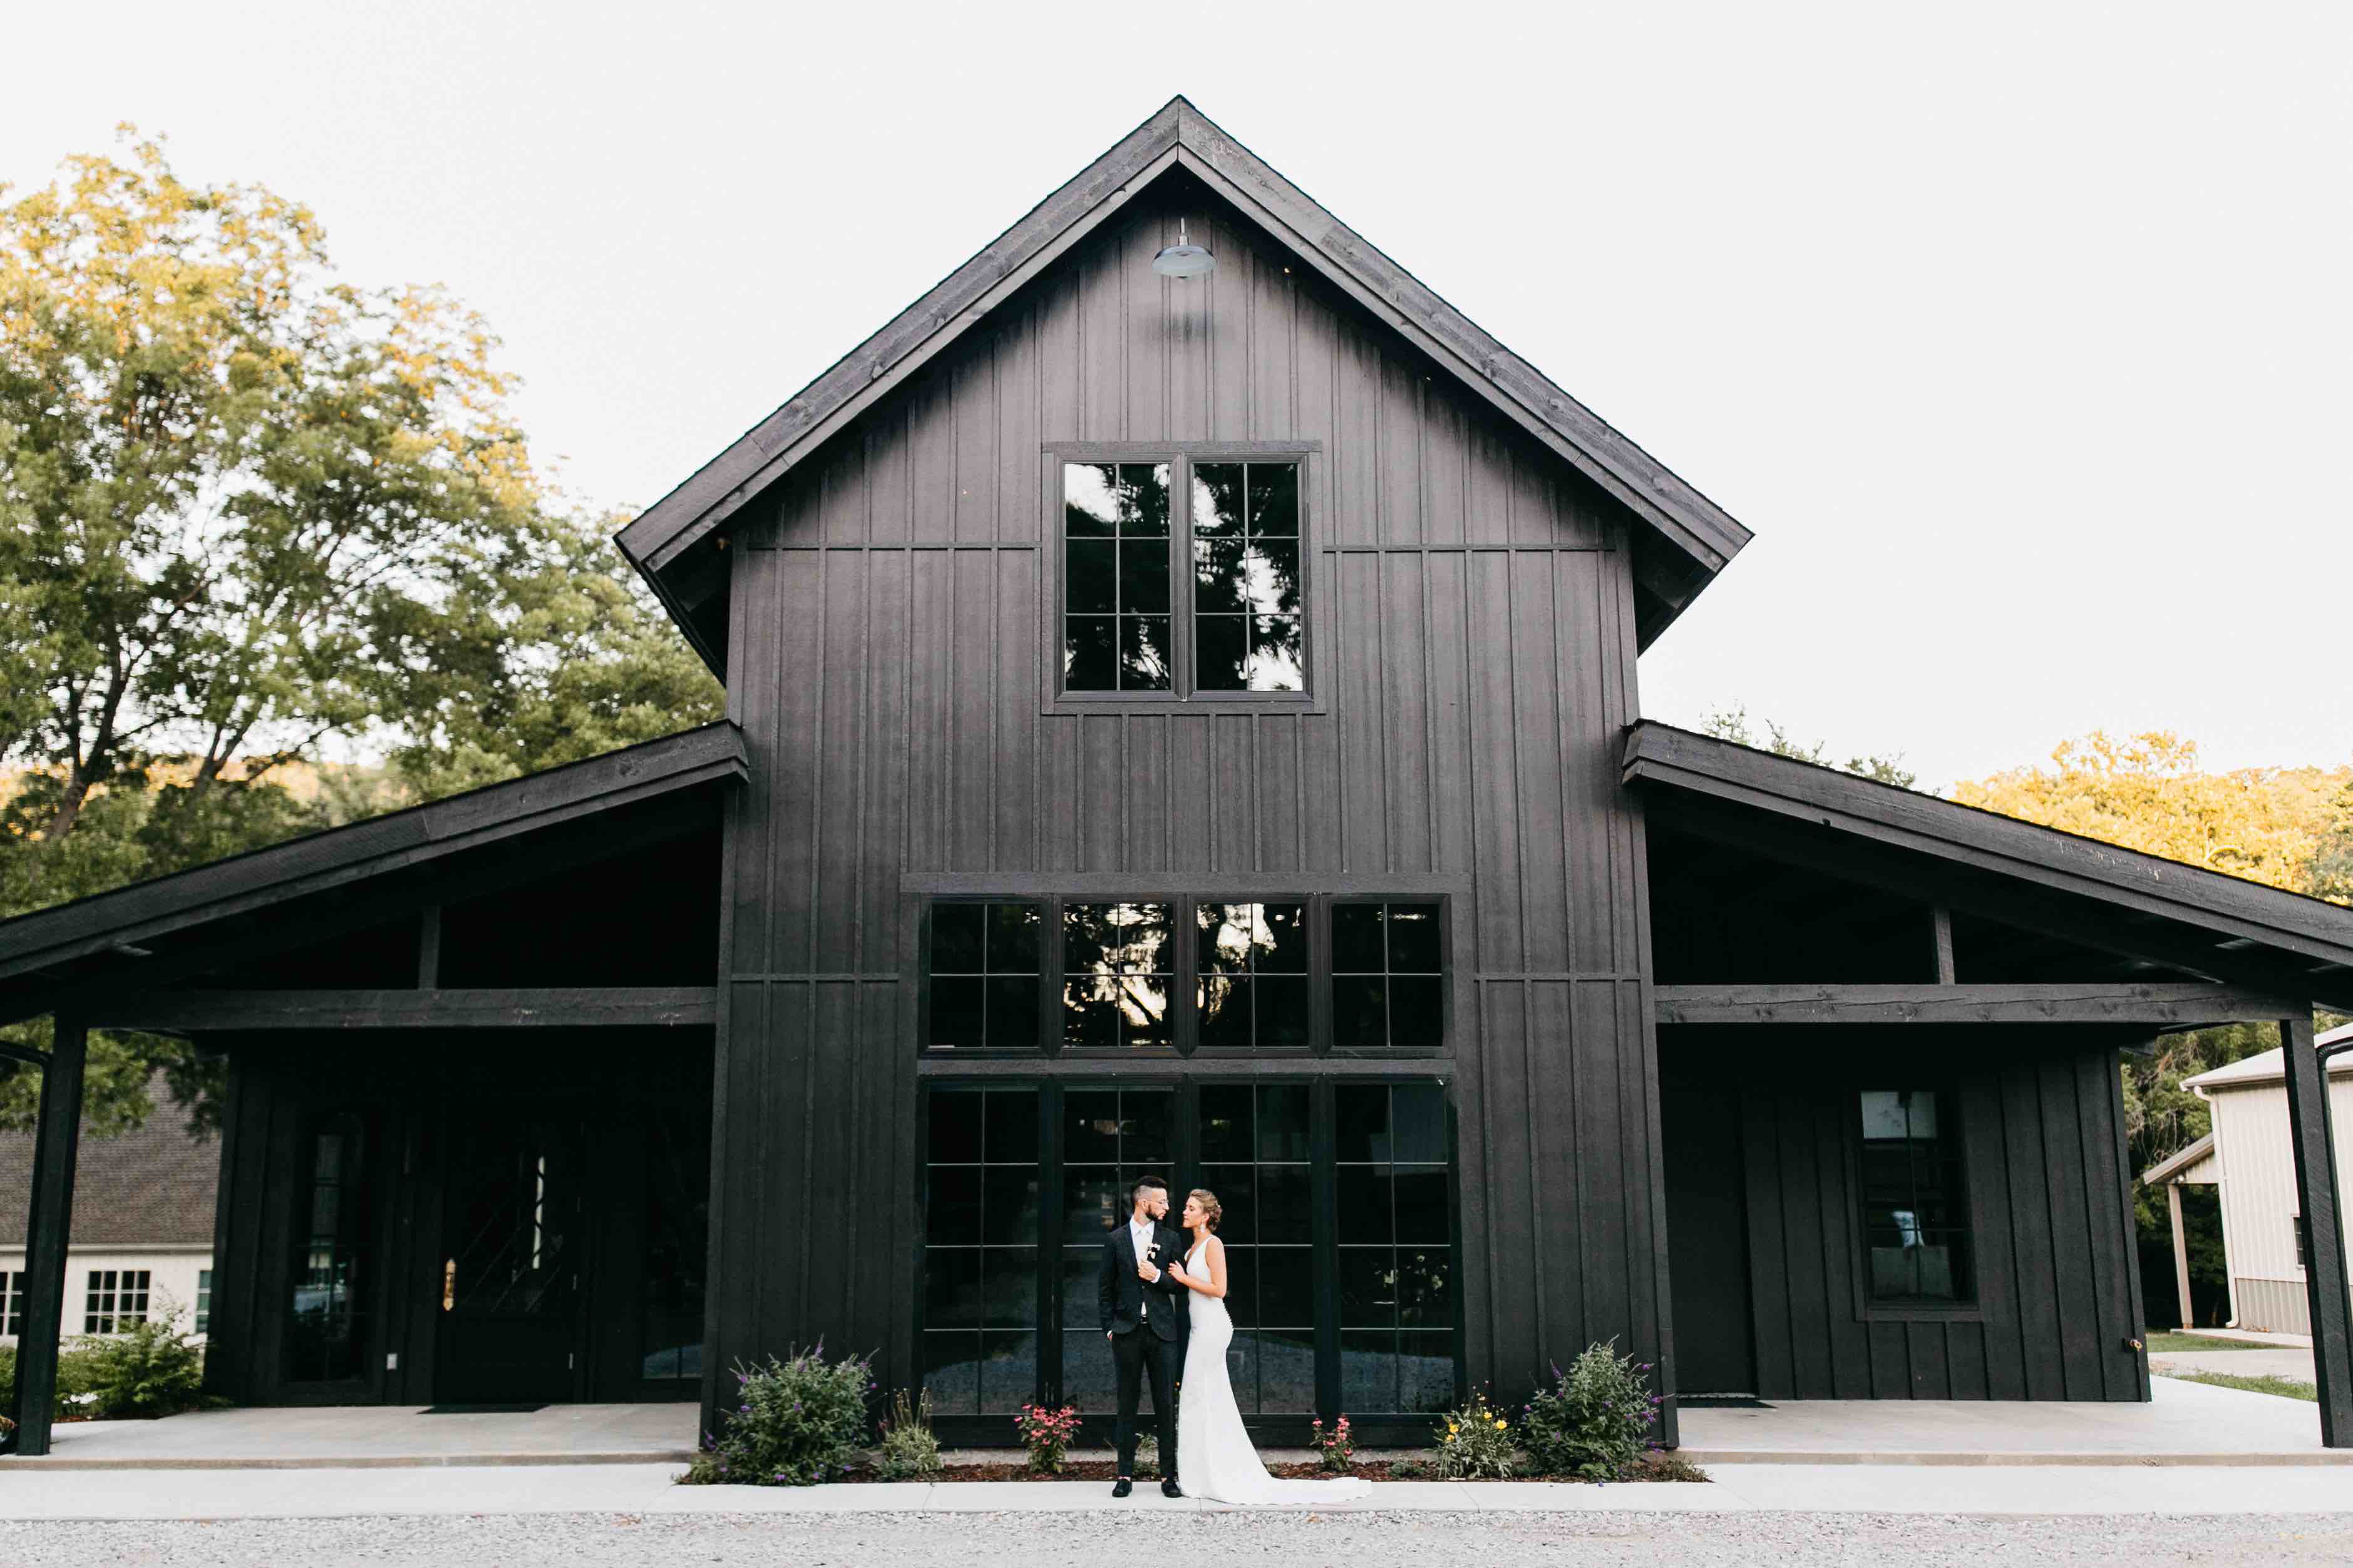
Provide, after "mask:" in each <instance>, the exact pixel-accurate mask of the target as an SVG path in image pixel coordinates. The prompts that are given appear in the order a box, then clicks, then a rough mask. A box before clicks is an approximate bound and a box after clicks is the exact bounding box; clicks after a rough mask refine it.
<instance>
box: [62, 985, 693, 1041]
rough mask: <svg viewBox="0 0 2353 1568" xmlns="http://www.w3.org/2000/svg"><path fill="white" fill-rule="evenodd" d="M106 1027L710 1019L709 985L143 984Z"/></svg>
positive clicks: (226, 1028)
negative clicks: (325, 987)
mask: <svg viewBox="0 0 2353 1568" xmlns="http://www.w3.org/2000/svg"><path fill="white" fill-rule="evenodd" d="M94 1016H95V1017H96V1019H97V1021H99V1022H100V1023H102V1024H103V1025H105V1026H108V1027H110V1028H118V1029H145V1030H149V1031H151V1032H153V1033H158V1034H171V1035H195V1034H215V1033H221V1034H226V1033H236V1032H241V1031H244V1030H249V1029H510V1028H529V1027H536V1028H584V1027H589V1028H593V1027H610V1026H644V1025H659V1026H679V1025H688V1024H712V1023H716V1022H717V1021H718V1018H719V993H718V990H717V988H716V987H714V986H710V985H611V986H560V987H545V988H540V989H529V990H468V991H149V992H142V993H137V994H132V995H130V996H126V997H123V998H122V999H121V1000H120V1001H116V1002H111V1003H108V1004H105V1005H101V1006H100V1007H99V1008H98V1009H97V1011H96V1013H95V1015H94Z"/></svg>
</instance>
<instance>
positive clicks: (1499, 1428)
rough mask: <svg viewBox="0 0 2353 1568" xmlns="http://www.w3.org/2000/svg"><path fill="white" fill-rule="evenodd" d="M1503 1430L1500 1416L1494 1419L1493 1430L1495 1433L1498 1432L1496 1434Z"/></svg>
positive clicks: (1502, 1419) (1502, 1421) (1502, 1420)
mask: <svg viewBox="0 0 2353 1568" xmlns="http://www.w3.org/2000/svg"><path fill="white" fill-rule="evenodd" d="M1503 1429H1504V1418H1503V1417H1502V1416H1500V1415H1498V1416H1497V1417H1495V1430H1496V1431H1498V1432H1500V1431H1502V1430H1503Z"/></svg>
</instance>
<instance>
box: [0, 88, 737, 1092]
mask: <svg viewBox="0 0 2353 1568" xmlns="http://www.w3.org/2000/svg"><path fill="white" fill-rule="evenodd" d="M126 136H127V138H128V139H129V142H130V144H129V146H128V149H127V152H126V153H124V155H122V156H121V157H120V158H117V157H108V156H99V155H91V156H84V157H77V158H73V159H69V160H68V162H67V163H66V164H65V166H64V169H63V170H62V172H61V174H60V176H59V177H58V180H57V181H56V182H54V183H53V184H50V185H49V186H47V187H45V188H42V189H39V190H33V191H29V192H26V193H25V194H22V195H13V196H11V195H10V194H9V193H7V192H5V189H0V765H5V767H6V768H8V769H9V770H10V773H9V775H8V784H7V786H6V788H5V800H0V836H5V837H0V914H16V913H20V912H23V911H25V910H30V909H36V908H40V907H44V906H47V905H50V904H55V903H58V902H61V901H64V900H69V899H74V898H79V897H82V896H85V895H87V894H90V893H93V892H98V891H101V890H103V889H108V888H112V887H118V886H121V884H123V883H124V882H128V881H132V880H136V879H140V878H143V877H150V876H155V875H160V874H162V873H164V872H168V871H171V870H174V869H178V868H182V867H185V866H189V865H195V864H200V863H202V862H204V861H207V860H211V859H215V858H219V857H221V856H223V855H227V854H232V853H235V852H237V851H239V850H243V849H247V848H251V847H256V846H258V845H260V844H266V843H269V842H272V841H275V840H277V839H280V838H283V837H288V836H290V835H291V834H295V833H300V832H305V831H311V830H315V829H318V828H321V827H325V826H333V825H335V824H336V823H337V822H339V821H343V820H349V819H350V818H351V817H353V816H361V815H366V814H367V813H369V812H371V811H374V810H378V809H383V808H384V807H385V806H388V805H400V804H409V803H411V802H413V801H416V800H418V799H422V798H427V797H429V796H431V795H438V794H443V793H447V792H448V791H450V790H453V789H458V788H463V787H468V786H470V785H473V784H485V783H491V782H494V781H496V780H498V779H501V778H507V777H512V776H513V775H515V774H518V773H525V772H528V771H531V770H533V769H535V768H540V767H545V766H549V765H553V764H554V763H562V762H568V761H572V760H575V758H578V757H581V756H586V755H589V754H593V753H595V752H600V751H606V750H609V749H611V748H613V747H616V746H620V745H626V744H629V743H632V742H637V741H642V740H647V739H651V738H653V737H656V736H659V735H662V734H667V733H670V732H672V731H676V730H679V729H682V728H685V727H687V726H689V725H691V724H695V723H700V722H702V721H706V720H708V719H710V718H712V717H715V716H716V714H717V713H718V711H719V705H720V701H719V690H718V687H717V684H716V682H715V681H713V680H712V679H711V677H710V675H709V674H708V672H707V671H705V670H704V669H703V668H702V666H701V665H700V664H699V663H698V662H697V661H696V660H695V658H694V657H693V655H692V654H691V651H690V650H689V649H688V648H687V647H686V646H685V644H684V643H683V641H682V640H681V639H680V638H679V637H676V636H675V634H674V633H673V632H672V631H671V629H670V626H668V624H667V623H666V622H665V621H664V620H663V619H662V618H661V616H659V612H658V611H656V610H655V609H653V607H652V606H651V605H650V603H649V600H648V599H647V598H646V597H645V596H644V595H643V593H642V591H641V590H640V589H639V588H638V586H637V584H635V583H634V581H633V580H632V579H630V578H628V577H626V576H623V575H621V574H617V572H616V570H615V568H616V567H617V566H618V564H619V563H618V561H617V558H616V557H615V556H614V554H613V552H612V551H611V548H610V546H609V544H608V543H607V541H606V538H605V531H606V529H607V527H608V526H609V524H608V523H607V522H606V521H604V520H598V519H591V518H587V517H585V516H583V515H580V514H578V513H575V512H574V511H572V510H567V509H566V508H565V506H564V505H563V504H562V498H561V497H560V496H559V495H558V494H557V493H556V492H554V490H553V489H551V487H550V486H549V485H548V484H547V483H546V482H545V480H544V479H543V477H542V476H540V475H539V474H538V473H537V472H536V471H535V470H534V469H533V466H532V463H531V459H530V456H529V451H528V448H527V446H526V444H525V442H524V440H523V437H522V433H521V432H520V431H519V430H518V429H517V428H516V427H515V426H514V424H513V422H512V419H511V417H510V416H509V415H508V413H507V409H506V397H507V395H508V394H509V392H510V390H511V382H510V380H509V378H508V377H507V376H506V375H505V374H503V373H502V372H501V371H500V370H499V369H498V368H497V367H496V365H495V364H494V363H493V355H494V352H495V350H496V348H497V341H496V339H495V338H494V337H493V336H492V335H491V332H490V331H489V329H488V328H487V327H486V326H485V324H484V323H483V322H482V321H480V319H479V318H478V317H476V316H474V315H473V314H471V313H470V312H469V311H467V310H464V309H463V308H462V307H460V306H459V304H458V303H457V302H456V301H454V300H451V299H449V298H448V296H446V295H445V294H443V293H441V292H439V291H438V290H435V289H416V288H402V289H360V288H357V287H354V286H353V285H351V284H350V283H348V282H346V281H344V280H343V279H341V278H340V277H339V276H338V275H337V274H336V273H335V271H334V269H333V268H332V265H331V263H330V260H329V258H328V255H327V252H326V248H325V243H324V235H323V231H322V228H321V226H320V224H319V222H318V219H317V218H316V216H314V215H312V214H311V212H310V211H309V210H308V209H306V208H305V207H303V206H301V205H300V204H298V203H295V202H291V201H289V200H287V199H285V198H283V197H280V196H279V195H274V194H272V193H271V192H269V191H268V190H265V189H263V188H261V187H260V186H258V185H241V184H224V185H212V186H198V185H193V184H187V183H185V182H183V181H182V180H181V179H179V178H178V176H177V175H175V174H174V173H173V171H172V168H171V165H170V163H169V162H168V160H167V159H166V158H165V156H164V150H163V148H162V147H161V145H160V144H158V143H156V142H148V141H139V140H137V139H136V135H135V132H129V131H128V129H127V128H126ZM331 744H332V745H333V746H335V747H337V748H338V749H339V750H341V751H343V752H345V753H346V754H350V753H354V752H356V753H359V754H374V755H377V756H383V757H386V758H388V759H389V761H390V763H391V764H392V770H391V772H390V773H389V774H388V775H386V774H377V775H375V776H374V777H373V778H371V779H370V780H369V782H368V784H367V787H364V788H361V789H358V790H351V789H344V790H342V791H334V790H330V791H322V792H312V793H311V794H308V795H303V794H298V793H297V792H295V791H293V790H290V788H289V787H288V785H287V776H288V771H289V766H290V764H293V763H297V762H300V761H302V760H307V759H314V758H317V757H319V756H320V755H322V748H324V747H327V746H329V745H331ZM348 776H356V775H347V777H348ZM17 1033H18V1034H20V1035H21V1034H22V1031H21V1030H20V1031H17ZM92 1061H93V1074H94V1088H95V1089H97V1090H98V1092H97V1093H95V1094H94V1095H93V1098H92V1107H93V1112H94V1116H95V1119H96V1120H97V1121H99V1122H100V1124H101V1125H103V1124H105V1123H106V1121H108V1119H109V1118H110V1117H115V1118H117V1119H120V1118H122V1117H135V1115H136V1114H139V1113H141V1112H142V1108H143V1103H144V1101H143V1093H142V1090H143V1085H144V1083H145V1081H146V1076H147V1074H146V1068H147V1067H148V1066H150V1065H163V1066H166V1067H173V1068H174V1069H175V1071H177V1072H179V1073H180V1076H181V1077H185V1076H186V1074H187V1073H188V1072H192V1071H193V1067H192V1064H189V1063H187V1062H186V1061H185V1059H183V1058H182V1056H181V1054H179V1053H178V1048H177V1047H171V1046H168V1045H166V1044H164V1043H162V1042H143V1041H137V1040H124V1039H116V1038H111V1037H109V1038H101V1039H100V1040H98V1041H94V1042H93V1047H92ZM26 1078H27V1075H19V1078H18V1079H17V1080H16V1081H12V1082H9V1083H7V1084H5V1085H0V1124H6V1123H9V1122H12V1121H21V1120H22V1119H23V1117H24V1115H25V1114H26V1112H27V1111H28V1110H29V1108H30V1097H31V1093H32V1085H31V1084H30V1082H29V1081H26ZM177 1081H179V1078H175V1083H176V1082H177ZM117 1083H121V1084H129V1085H132V1086H134V1087H133V1088H132V1089H131V1090H129V1091H127V1093H126V1094H117V1093H115V1091H114V1090H113V1089H110V1088H108V1087H107V1086H108V1085H111V1084H117Z"/></svg>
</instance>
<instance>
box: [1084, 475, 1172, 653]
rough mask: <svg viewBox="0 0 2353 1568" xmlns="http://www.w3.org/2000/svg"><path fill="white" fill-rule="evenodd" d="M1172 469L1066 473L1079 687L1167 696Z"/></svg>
mask: <svg viewBox="0 0 2353 1568" xmlns="http://www.w3.org/2000/svg"><path fill="white" fill-rule="evenodd" d="M1168 468H1169V466H1168V465H1167V464H1166V463H1071V464H1068V465H1065V466H1064V468H1063V469H1062V613H1063V619H1062V680H1063V683H1064V685H1065V686H1066V687H1067V688H1068V689H1071V690H1072V691H1166V690H1167V689H1169V687H1170V675H1171V671H1172V668H1173V666H1174V664H1175V654H1174V652H1173V650H1172V647H1171V644H1170V637H1169V630H1170V628H1169V618H1170V617H1169V605H1168V555H1169V533H1168Z"/></svg>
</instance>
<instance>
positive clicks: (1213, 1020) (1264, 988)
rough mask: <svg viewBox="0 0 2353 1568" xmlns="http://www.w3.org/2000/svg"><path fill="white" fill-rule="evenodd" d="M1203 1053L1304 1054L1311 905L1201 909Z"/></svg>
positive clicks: (1197, 995)
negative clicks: (1308, 926)
mask: <svg viewBox="0 0 2353 1568" xmlns="http://www.w3.org/2000/svg"><path fill="white" fill-rule="evenodd" d="M1193 915H1194V923H1195V925H1196V926H1197V927H1198V930H1199V932H1200V935H1199V938H1198V951H1199V960H1198V964H1197V967H1198V969H1199V970H1200V976H1199V979H1198V982H1197V983H1196V984H1195V985H1194V989H1193V1005H1194V1006H1195V1007H1196V1008H1198V1010H1199V1015H1200V1047H1201V1048H1202V1049H1203V1050H1235V1051H1245V1050H1258V1051H1297V1050H1304V1049H1306V1048H1307V906H1306V905H1304V904H1218V903H1203V904H1198V905H1196V906H1195V908H1194V911H1193Z"/></svg>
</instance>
